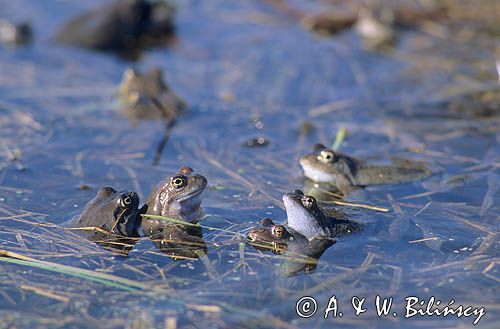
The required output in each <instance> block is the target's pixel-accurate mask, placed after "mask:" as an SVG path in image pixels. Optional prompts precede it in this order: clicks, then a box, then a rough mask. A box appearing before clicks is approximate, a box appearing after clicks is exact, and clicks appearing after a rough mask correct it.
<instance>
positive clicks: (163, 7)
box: [56, 0, 175, 56]
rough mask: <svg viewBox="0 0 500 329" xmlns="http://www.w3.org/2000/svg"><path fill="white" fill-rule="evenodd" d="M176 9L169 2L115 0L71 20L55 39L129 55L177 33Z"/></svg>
mask: <svg viewBox="0 0 500 329" xmlns="http://www.w3.org/2000/svg"><path fill="white" fill-rule="evenodd" d="M174 15H175V9H174V7H173V6H172V5H171V4H169V3H168V2H167V1H148V0H116V1H114V2H111V3H109V4H105V5H102V6H100V7H98V8H94V9H91V10H89V11H87V12H84V13H82V14H80V15H77V16H75V17H73V18H72V19H70V20H69V21H68V22H67V23H66V24H64V25H63V26H62V28H61V29H60V30H59V32H58V33H57V35H56V40H57V41H58V42H59V43H62V44H69V45H73V46H78V47H82V48H89V49H94V50H101V51H110V52H115V53H118V54H121V55H124V56H126V53H127V52H130V51H135V50H137V49H140V48H144V47H151V46H156V45H161V44H162V43H163V42H164V41H165V40H164V39H165V38H168V37H169V36H171V35H172V34H173V33H174V23H173V19H174Z"/></svg>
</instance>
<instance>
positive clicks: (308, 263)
mask: <svg viewBox="0 0 500 329" xmlns="http://www.w3.org/2000/svg"><path fill="white" fill-rule="evenodd" d="M247 238H248V240H249V241H250V244H251V245H252V246H253V247H254V248H256V249H258V250H271V251H272V252H273V253H275V254H279V255H285V256H287V257H286V258H285V261H284V262H283V263H282V267H281V269H282V271H283V272H284V273H285V274H286V275H288V276H291V275H296V274H298V273H300V272H311V271H313V270H314V269H315V268H316V266H317V263H318V259H319V258H320V257H321V256H322V255H323V253H324V252H325V251H326V249H328V248H329V247H331V246H332V245H333V244H334V243H335V240H334V239H330V238H327V237H325V236H317V237H314V238H312V239H308V238H307V237H306V236H304V235H303V234H301V233H299V232H297V231H295V230H294V229H292V228H287V227H285V226H284V225H280V224H275V223H274V222H273V221H272V220H271V219H270V218H264V219H263V220H262V221H261V223H260V226H259V227H256V228H253V229H251V230H250V231H249V232H248V233H247Z"/></svg>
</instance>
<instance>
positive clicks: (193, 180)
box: [142, 167, 207, 259]
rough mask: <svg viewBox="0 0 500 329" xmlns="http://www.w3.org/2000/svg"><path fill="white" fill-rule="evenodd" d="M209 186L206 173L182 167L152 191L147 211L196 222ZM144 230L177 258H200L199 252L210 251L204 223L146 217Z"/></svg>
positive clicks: (169, 253)
mask: <svg viewBox="0 0 500 329" xmlns="http://www.w3.org/2000/svg"><path fill="white" fill-rule="evenodd" d="M206 187H207V179H206V178H205V177H204V176H202V175H199V174H193V169H191V168H190V167H182V168H180V169H179V171H178V173H177V174H175V175H173V176H171V177H167V178H165V179H164V180H162V181H161V182H160V183H159V184H158V185H157V186H156V187H155V188H154V189H153V190H152V191H151V193H150V194H149V196H148V198H147V200H146V205H147V212H146V214H149V215H157V216H164V217H168V218H172V219H176V220H180V221H185V222H187V223H196V221H197V220H198V218H199V217H200V216H201V212H202V211H201V201H202V194H203V191H204V190H205V188H206ZM142 231H143V232H144V234H145V235H146V236H149V237H150V239H151V240H152V241H153V243H154V244H155V245H156V246H157V247H158V249H159V250H160V251H162V252H163V253H165V254H167V255H169V256H171V257H172V258H174V259H179V258H197V257H199V253H200V252H201V253H203V254H204V253H206V251H207V246H206V244H205V241H204V240H203V232H202V229H201V227H194V226H192V225H184V224H179V223H174V222H171V221H168V220H162V219H155V218H144V219H143V221H142Z"/></svg>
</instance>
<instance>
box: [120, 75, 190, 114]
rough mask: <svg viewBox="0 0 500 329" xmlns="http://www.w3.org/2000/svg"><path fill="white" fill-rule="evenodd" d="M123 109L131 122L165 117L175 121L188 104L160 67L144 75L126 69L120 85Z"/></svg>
mask: <svg viewBox="0 0 500 329" xmlns="http://www.w3.org/2000/svg"><path fill="white" fill-rule="evenodd" d="M118 99H119V101H120V104H121V105H122V106H121V112H122V113H123V114H124V115H125V116H126V117H127V118H128V119H129V120H130V121H131V122H132V123H136V122H137V120H154V119H166V120H167V121H169V122H171V123H172V124H173V122H174V121H175V119H176V118H177V117H178V116H179V115H180V114H182V113H183V112H184V111H185V109H186V103H185V102H184V100H183V99H182V98H180V97H179V96H177V95H176V94H175V93H174V92H173V91H172V90H171V89H170V87H169V86H168V85H167V84H166V83H165V81H164V79H163V72H162V70H161V69H160V68H152V69H150V70H149V71H147V72H146V73H144V74H141V73H140V72H138V71H136V70H134V69H127V70H126V71H125V72H124V74H123V78H122V81H121V82H120V85H119V87H118Z"/></svg>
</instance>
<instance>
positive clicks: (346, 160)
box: [300, 144, 431, 192]
mask: <svg viewBox="0 0 500 329" xmlns="http://www.w3.org/2000/svg"><path fill="white" fill-rule="evenodd" d="M300 165H301V167H302V169H303V170H304V176H306V177H307V178H309V179H311V180H313V181H315V182H317V183H327V184H330V185H332V186H335V187H336V188H338V189H339V190H340V191H342V192H348V191H350V190H352V189H354V188H356V187H364V186H368V185H377V184H392V183H403V182H410V181H414V180H418V179H422V178H425V177H427V176H429V175H430V174H431V172H430V171H429V170H428V169H427V168H425V167H424V166H422V165H421V166H416V165H415V166H412V165H409V164H406V163H401V164H399V165H394V166H388V165H387V166H382V165H381V166H377V165H369V164H367V163H366V162H364V161H362V160H359V159H356V158H353V157H350V156H347V155H344V154H342V153H340V152H337V151H333V150H332V149H329V148H327V147H326V146H324V145H323V144H316V145H315V147H314V152H313V153H310V154H307V155H305V156H303V157H301V158H300Z"/></svg>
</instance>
